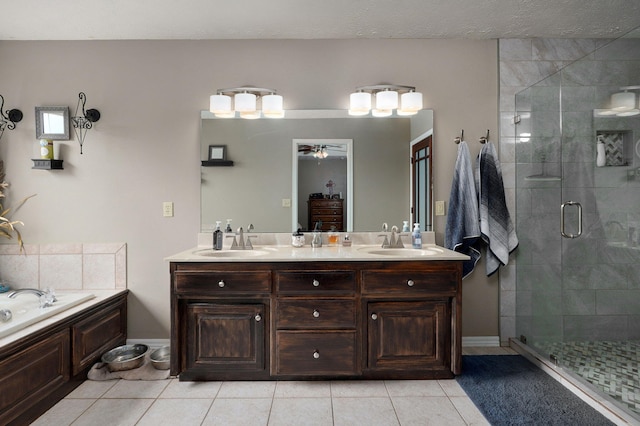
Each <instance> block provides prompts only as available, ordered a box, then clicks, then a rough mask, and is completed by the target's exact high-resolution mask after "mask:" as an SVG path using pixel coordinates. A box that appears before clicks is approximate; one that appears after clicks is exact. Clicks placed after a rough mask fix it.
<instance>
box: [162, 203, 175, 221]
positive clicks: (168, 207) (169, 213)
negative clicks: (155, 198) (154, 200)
mask: <svg viewBox="0 0 640 426" xmlns="http://www.w3.org/2000/svg"><path fill="white" fill-rule="evenodd" d="M162 215H163V216H164V217H173V202H172V201H165V202H164V203H162Z"/></svg>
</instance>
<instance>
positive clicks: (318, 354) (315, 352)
mask: <svg viewBox="0 0 640 426" xmlns="http://www.w3.org/2000/svg"><path fill="white" fill-rule="evenodd" d="M313 358H315V359H318V358H320V352H318V351H317V350H315V351H313Z"/></svg>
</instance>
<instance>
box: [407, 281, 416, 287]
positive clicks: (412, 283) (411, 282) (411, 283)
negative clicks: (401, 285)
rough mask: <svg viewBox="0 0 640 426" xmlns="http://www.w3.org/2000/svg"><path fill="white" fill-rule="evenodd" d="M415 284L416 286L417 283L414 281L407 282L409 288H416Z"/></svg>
mask: <svg viewBox="0 0 640 426" xmlns="http://www.w3.org/2000/svg"><path fill="white" fill-rule="evenodd" d="M414 284H415V282H414V281H413V280H407V285H408V286H409V287H413V286H414Z"/></svg>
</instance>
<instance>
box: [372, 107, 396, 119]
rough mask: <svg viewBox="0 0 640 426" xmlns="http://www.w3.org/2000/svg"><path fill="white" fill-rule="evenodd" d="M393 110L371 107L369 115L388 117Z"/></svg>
mask: <svg viewBox="0 0 640 426" xmlns="http://www.w3.org/2000/svg"><path fill="white" fill-rule="evenodd" d="M392 112H393V111H391V110H390V109H377V108H376V109H373V110H371V115H373V116H374V117H389V116H390V115H391V113H392Z"/></svg>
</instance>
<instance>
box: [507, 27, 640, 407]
mask: <svg viewBox="0 0 640 426" xmlns="http://www.w3.org/2000/svg"><path fill="white" fill-rule="evenodd" d="M618 93H627V94H625V95H617V94H618ZM639 94H640V29H636V30H634V31H632V32H631V33H629V34H627V35H626V36H624V37H622V38H619V39H617V40H614V41H602V42H601V43H600V42H599V47H598V48H597V49H596V50H595V51H594V52H592V53H591V54H589V55H587V56H585V57H584V58H582V59H580V60H578V61H575V62H572V63H570V64H568V65H566V66H565V67H563V68H562V69H561V70H560V71H558V72H557V73H555V74H553V75H551V76H550V77H548V78H546V79H544V80H542V81H540V82H539V83H537V84H535V85H533V86H531V87H529V88H527V89H526V90H524V91H522V92H520V93H518V94H517V95H516V110H517V111H516V119H515V120H514V121H515V126H516V144H515V149H516V151H515V155H516V175H517V178H516V226H517V233H518V238H519V240H520V246H519V248H518V250H517V252H516V334H517V335H518V336H520V338H521V340H522V341H526V343H527V345H528V346H529V347H530V348H532V349H533V350H534V351H536V352H537V353H538V354H540V355H541V356H542V357H544V358H546V359H551V360H553V361H554V362H557V364H558V365H559V366H561V367H562V368H564V369H566V370H569V371H571V372H572V374H574V375H578V376H580V377H581V378H582V379H583V380H584V381H585V382H589V383H591V384H592V385H593V386H595V387H596V388H597V389H598V391H599V392H605V393H606V394H608V395H610V398H612V400H615V401H616V402H617V403H618V404H619V405H620V406H621V407H623V408H624V410H626V411H627V412H629V413H632V415H634V416H636V417H637V418H638V419H640V377H639V373H638V371H639V363H640V110H638V109H639V108H640V107H639V106H638V96H639ZM612 95H613V96H612ZM632 98H633V101H631V99H632ZM622 101H624V102H622Z"/></svg>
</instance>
